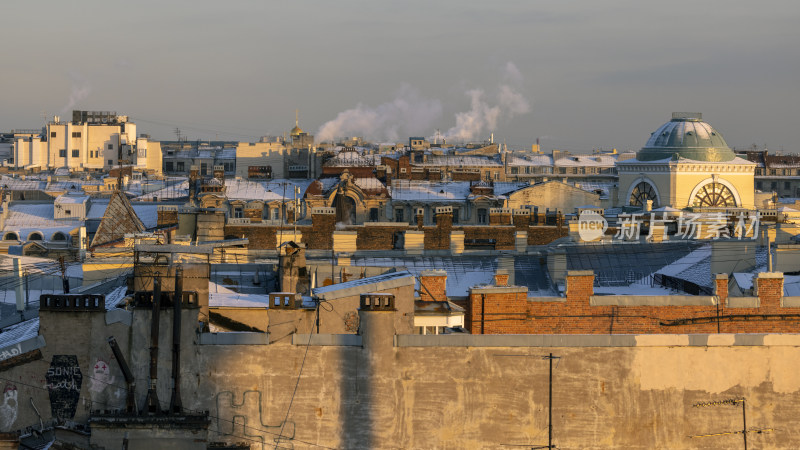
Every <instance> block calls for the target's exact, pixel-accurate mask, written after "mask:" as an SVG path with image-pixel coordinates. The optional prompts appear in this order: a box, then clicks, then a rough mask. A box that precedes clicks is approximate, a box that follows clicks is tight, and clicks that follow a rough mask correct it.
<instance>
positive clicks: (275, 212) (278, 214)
mask: <svg viewBox="0 0 800 450" xmlns="http://www.w3.org/2000/svg"><path fill="white" fill-rule="evenodd" d="M280 219H281V210H280V209H278V208H275V209H273V210H272V220H280Z"/></svg>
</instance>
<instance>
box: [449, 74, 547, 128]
mask: <svg viewBox="0 0 800 450" xmlns="http://www.w3.org/2000/svg"><path fill="white" fill-rule="evenodd" d="M503 81H504V83H501V84H500V85H498V87H497V94H496V100H495V102H494V104H493V105H490V104H489V102H488V101H487V100H486V99H485V92H484V91H483V90H482V89H471V90H469V91H467V93H466V95H467V96H468V97H469V98H470V110H469V111H465V112H460V113H457V114H456V124H455V126H453V127H452V128H450V129H449V130H447V132H446V133H445V134H444V137H445V138H447V139H454V140H457V141H469V140H475V139H478V138H480V137H482V136H483V137H485V135H484V133H490V132H493V131H495V130H496V129H497V122H498V121H499V120H500V119H510V118H512V117H514V116H516V115H519V114H525V113H527V112H529V111H530V109H531V107H530V103H528V100H527V99H526V98H525V96H524V95H522V93H521V92H519V90H518V87H519V85H520V84H522V73H521V72H520V71H519V69H518V68H517V66H516V65H514V63H512V62H508V63H507V64H506V66H505V67H504V68H503Z"/></svg>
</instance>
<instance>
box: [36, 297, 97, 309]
mask: <svg viewBox="0 0 800 450" xmlns="http://www.w3.org/2000/svg"><path fill="white" fill-rule="evenodd" d="M39 310H40V311H105V310H106V296H105V295H97V294H81V295H69V294H66V295H60V294H42V296H41V297H40V298H39Z"/></svg>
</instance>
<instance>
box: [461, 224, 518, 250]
mask: <svg viewBox="0 0 800 450" xmlns="http://www.w3.org/2000/svg"><path fill="white" fill-rule="evenodd" d="M459 229H460V230H463V231H464V240H465V241H467V240H470V239H481V240H486V239H494V240H495V244H494V249H495V250H514V248H515V243H516V240H515V239H516V237H515V233H516V231H517V229H516V228H514V227H511V226H488V227H463V228H459Z"/></svg>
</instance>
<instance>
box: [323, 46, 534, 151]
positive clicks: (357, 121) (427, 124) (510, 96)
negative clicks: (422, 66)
mask: <svg viewBox="0 0 800 450" xmlns="http://www.w3.org/2000/svg"><path fill="white" fill-rule="evenodd" d="M500 79H501V80H502V81H501V82H500V83H499V84H498V85H497V87H496V89H494V90H493V96H492V99H491V100H490V99H488V98H487V94H486V91H485V90H483V89H477V88H476V89H469V90H467V91H466V92H465V95H466V96H467V97H469V99H470V109H469V110H468V111H464V112H459V113H456V115H455V121H456V123H455V125H454V126H453V127H451V128H450V129H449V130H447V131H446V132H445V133H444V134H443V137H445V138H446V139H451V140H455V141H462V142H467V141H472V140H476V139H480V138H485V137H487V134H488V133H490V132H493V131H495V130H497V125H498V122H499V121H500V120H507V119H510V118H512V117H514V116H517V115H519V114H525V113H527V112H529V111H530V103H529V102H528V100H527V99H526V98H525V96H524V95H523V94H522V93H521V92H520V89H519V88H520V86H521V85H522V82H523V76H522V73H521V72H520V70H519V69H518V68H517V66H516V65H515V64H514V63H513V62H508V63H506V65H505V66H503V68H502V71H501V77H500ZM441 115H442V103H441V102H440V101H439V100H436V99H433V100H429V99H426V98H424V97H422V95H421V94H420V93H419V91H417V90H416V89H414V88H413V87H411V86H409V85H403V86H402V87H401V88H400V90H399V91H398V92H397V95H395V98H394V99H393V100H392V101H390V102H386V103H383V104H381V105H378V106H376V107H369V106H365V105H363V104H360V103H359V104H358V105H357V106H356V107H355V108H352V109H348V110H346V111H343V112H340V113H339V114H338V115H337V116H336V118H335V119H333V120H331V121H328V122H326V123H325V124H324V125H322V126H321V127H320V129H319V130H318V131H317V139H318V141H320V142H322V141H330V140H334V139H337V138H343V137H351V136H363V137H367V138H369V139H386V140H389V141H395V142H396V141H398V140H399V139H400V138H403V139H405V138H407V137H409V136H415V135H423V134H422V133H426V132H430V131H431V130H432V129H433V128H434V123H435V122H436V121H437V120H438V119H439V118H440V116H441Z"/></svg>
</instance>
